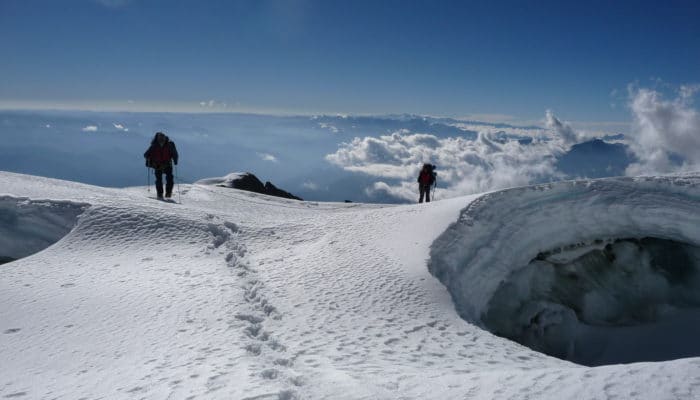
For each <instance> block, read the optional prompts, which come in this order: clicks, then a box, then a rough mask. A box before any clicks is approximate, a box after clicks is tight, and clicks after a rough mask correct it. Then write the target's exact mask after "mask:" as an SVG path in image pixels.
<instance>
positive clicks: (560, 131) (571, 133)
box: [545, 110, 581, 145]
mask: <svg viewBox="0 0 700 400" xmlns="http://www.w3.org/2000/svg"><path fill="white" fill-rule="evenodd" d="M545 126H546V127H547V129H551V130H553V131H554V132H556V134H557V135H558V136H559V137H560V138H561V139H562V140H563V141H564V144H567V145H573V144H576V143H578V142H579V140H581V137H580V135H579V134H578V133H577V132H576V131H575V130H574V128H572V127H571V125H569V124H568V123H565V122H561V121H560V120H559V119H557V117H555V116H554V113H553V112H552V110H547V111H546V112H545Z"/></svg>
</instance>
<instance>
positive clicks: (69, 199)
mask: <svg viewBox="0 0 700 400" xmlns="http://www.w3.org/2000/svg"><path fill="white" fill-rule="evenodd" d="M0 182H2V186H0V199H2V201H0V205H2V207H0V210H1V212H0V215H1V216H2V219H1V220H0V222H1V223H2V229H3V230H2V233H3V237H4V238H5V239H3V240H2V241H0V255H3V256H8V257H11V258H12V259H15V260H14V261H11V262H8V263H5V264H3V265H1V266H0V354H1V355H2V362H1V363H0V397H3V398H20V399H75V398H113V399H133V398H146V399H166V398H171V399H187V398H206V399H231V398H234V399H246V400H252V399H287V400H290V399H326V398H334V399H396V398H406V399H413V398H416V399H417V398H444V399H452V398H471V399H513V398H537V399H561V398H580V399H612V398H638V399H660V398H678V399H695V398H698V397H700V378H699V377H700V358H698V357H687V358H682V359H673V360H666V361H658V362H635V363H629V364H618V363H616V364H613V365H603V366H587V365H582V364H584V361H586V362H587V361H590V360H563V359H560V358H556V357H552V356H550V355H547V354H545V353H544V352H545V351H548V349H549V347H548V346H550V347H551V348H554V349H555V350H558V349H561V348H564V349H568V347H567V345H566V344H563V345H559V343H558V342H537V343H525V344H528V345H529V346H530V347H531V348H529V347H526V346H523V345H522V344H519V343H517V342H516V341H514V340H510V339H508V338H504V337H501V336H498V335H495V334H494V333H492V331H494V332H495V331H498V330H507V329H510V328H514V330H517V329H515V327H517V326H518V325H517V324H518V321H517V318H511V319H512V320H513V324H511V325H507V324H506V325H505V327H504V326H500V325H499V326H496V325H498V324H497V323H498V322H501V323H503V322H504V320H502V319H499V318H497V317H498V316H499V315H503V316H512V315H513V312H515V311H517V309H515V308H514V307H513V306H511V305H512V304H516V303H518V302H527V301H528V300H530V299H531V297H532V296H533V295H537V296H539V295H540V293H549V292H551V290H546V289H547V288H552V287H555V288H560V287H561V284H560V281H562V280H566V279H567V277H568V276H569V275H570V273H576V274H578V275H581V276H588V275H587V271H597V269H598V268H603V267H602V265H604V261H600V262H599V261H598V259H599V256H600V254H603V259H604V260H607V261H605V262H610V260H609V255H608V253H610V252H612V253H613V254H614V255H615V257H614V260H616V261H615V262H622V261H624V260H627V259H629V260H636V259H637V258H641V259H643V260H646V259H649V260H653V259H654V255H656V254H668V253H669V252H670V253H672V254H673V257H671V259H676V258H678V259H679V260H686V261H687V260H694V259H695V260H696V258H697V252H696V249H697V247H698V231H697V229H698V228H697V226H698V224H697V222H698V221H697V219H698V217H697V216H696V213H695V212H694V210H696V209H697V205H698V198H699V196H698V192H699V188H698V177H697V176H695V175H685V176H670V177H649V178H635V179H609V180H600V181H576V182H563V183H557V184H551V185H540V186H531V187H525V188H514V189H507V190H504V191H498V192H491V193H485V194H481V195H472V196H466V197H458V198H453V199H445V200H441V201H436V202H432V203H430V204H413V205H377V204H360V203H352V204H346V203H324V202H308V201H306V202H304V201H296V200H289V199H282V198H272V197H269V196H264V195H260V194H255V193H248V192H242V191H239V190H235V189H229V188H221V187H216V186H211V185H201V184H192V185H184V184H183V185H181V202H180V203H179V204H170V203H165V202H160V201H157V200H155V199H153V198H149V196H151V197H152V193H151V194H150V195H149V193H148V192H147V189H146V188H144V187H133V188H124V189H113V188H103V187H96V186H90V185H84V184H78V183H74V182H67V181H60V180H54V179H48V178H40V177H35V176H29V175H20V174H13V173H7V172H0ZM34 240H36V243H37V244H36V245H32V246H19V247H18V246H17V245H16V243H30V242H32V241H34ZM13 249H20V250H22V251H21V252H16V251H15V250H13ZM678 249H681V250H678ZM643 254H648V255H649V256H644V255H643ZM645 257H646V258H645ZM694 257H695V258H694ZM657 258H658V257H657ZM589 259H593V260H594V261H590V262H589V261H588V260H589ZM684 262H685V261H684ZM601 263H602V264H601ZM632 264H633V263H626V264H621V265H620V266H619V268H618V266H615V267H614V268H613V269H612V271H613V272H614V273H613V274H612V276H611V277H610V278H609V279H608V280H610V281H611V282H615V283H616V284H618V286H606V289H605V290H603V289H601V290H598V291H597V292H596V293H598V294H600V295H601V296H599V297H593V298H591V299H590V300H586V302H584V303H583V304H588V305H590V307H588V308H584V309H586V310H589V312H587V313H584V314H585V317H586V318H589V319H590V321H592V322H595V323H600V321H604V322H606V323H607V324H613V323H618V322H622V323H625V324H629V322H630V321H633V322H634V321H636V322H650V321H651V322H654V323H656V324H657V325H665V326H669V325H670V326H675V327H678V326H679V325H683V326H684V328H685V332H686V333H688V334H689V335H690V334H692V329H695V328H693V327H691V326H688V324H687V323H686V321H688V318H692V316H693V315H695V314H694V309H693V307H692V305H693V304H692V302H693V301H694V299H695V297H694V295H693V293H694V292H693V290H692V288H693V286H692V285H693V282H694V281H693V279H690V278H688V277H692V276H693V274H694V272H693V271H694V269H693V268H694V267H693V266H692V265H689V266H685V267H683V268H680V269H673V268H670V267H669V268H670V269H669V268H666V269H665V270H664V269H663V268H662V269H659V268H657V267H658V265H657V264H655V263H653V262H651V261H650V262H648V263H646V264H643V266H644V267H645V268H647V269H646V270H644V271H646V272H645V273H644V274H642V275H639V276H637V277H635V278H634V279H633V281H634V282H639V283H640V284H644V285H646V286H644V287H645V288H649V290H651V289H654V290H660V288H663V287H664V286H663V285H664V284H666V283H664V282H670V286H667V289H668V288H670V289H677V288H678V285H677V282H678V281H688V285H690V286H687V287H686V289H687V291H686V292H685V293H680V292H679V293H676V294H674V290H670V291H669V290H667V291H666V292H665V293H666V295H667V297H658V299H659V302H658V306H657V302H651V303H650V304H653V305H654V307H656V309H654V308H652V309H651V310H652V311H653V312H649V313H644V312H638V313H632V314H628V313H627V312H626V307H621V308H620V310H621V311H620V312H617V313H616V312H610V313H601V310H602V311H605V310H607V309H608V308H609V307H608V306H607V303H605V301H606V297H605V296H604V295H605V294H606V293H610V291H612V290H613V289H614V290H618V289H619V284H620V282H621V280H623V278H622V277H619V276H618V275H616V273H617V271H618V269H619V270H620V271H622V270H626V269H625V268H627V270H628V269H629V267H630V266H631V265H632ZM640 265H642V264H640ZM560 267H563V269H562V271H563V273H561V274H558V272H559V271H558V270H556V268H560ZM606 268H607V267H606ZM539 269H547V270H548V271H549V272H547V273H543V272H540V271H539ZM553 271H554V272H553ZM572 271H573V272H572ZM659 271H661V272H660V275H661V276H662V278H663V279H661V278H659V277H657V276H655V275H654V274H656V273H657V272H659ZM664 271H666V272H664ZM589 275H591V274H589ZM593 275H594V274H593ZM657 275H658V274H657ZM664 280H665V281H664ZM581 281H582V282H585V280H583V279H581ZM674 282H675V283H674ZM674 285H675V286H674ZM568 287H570V288H572V289H574V288H576V289H577V290H579V292H576V291H573V290H572V291H564V292H563V294H561V295H559V296H558V297H556V296H555V297H556V299H557V300H561V301H563V300H567V301H568V302H569V303H572V302H573V304H578V303H576V301H579V300H580V299H581V296H582V294H581V293H585V292H586V290H588V288H589V286H587V285H581V286H575V285H570V286H568ZM568 287H567V288H568ZM540 289H542V290H541V292H538V291H537V290H540ZM558 293H560V292H558ZM569 294H570V296H569V297H567V296H566V295H569ZM583 297H584V298H585V297H586V296H585V295H583ZM508 299H512V300H513V301H512V303H511V302H508V301H505V300H508ZM572 299H573V300H572ZM553 300H554V298H550V299H549V300H548V301H549V303H548V305H547V306H543V307H540V308H538V310H539V311H542V312H539V313H535V314H534V315H541V321H545V322H548V323H551V324H554V323H555V321H557V318H559V316H563V315H567V314H566V312H563V311H561V310H562V309H563V307H564V306H565V304H563V303H565V302H563V303H562V304H560V305H559V306H557V305H555V304H554V303H553ZM640 301H641V300H640ZM686 302H687V303H688V304H686ZM661 303H664V304H661ZM535 308H537V307H535ZM514 310H515V311H514ZM639 310H644V308H640V309H639ZM611 311H613V310H612V309H611ZM489 312H491V313H490V314H489ZM550 312H551V317H549V315H550V314H548V313H550ZM557 313H558V314H557ZM516 314H518V315H519V314H520V313H518V312H516ZM574 314H575V313H574ZM584 314H582V315H584ZM659 315H661V316H665V317H664V318H657V317H656V316H659ZM578 317H579V315H576V318H577V319H578ZM632 317H633V318H632ZM572 318H573V317H572ZM630 318H632V319H630ZM635 318H636V320H635ZM494 319H495V320H496V323H494V322H493V320H494ZM505 322H508V321H505ZM584 322H585V321H584ZM652 325H653V324H652ZM652 325H650V324H641V325H637V333H644V332H645V331H644V330H645V329H647V327H649V326H652ZM560 326H561V328H562V330H564V329H569V328H570V329H571V330H572V332H573V333H575V334H578V335H579V337H580V338H584V339H589V340H590V341H591V342H595V341H596V339H597V338H598V336H597V335H599V334H601V335H603V334H604V335H605V337H615V336H614V335H611V334H610V333H609V332H605V331H607V330H613V331H616V330H617V329H620V328H619V326H618V325H613V326H603V327H601V326H596V325H593V324H592V323H591V324H588V325H587V324H584V323H582V322H580V321H574V320H573V319H571V320H570V324H568V325H567V324H560ZM598 328H600V329H601V330H600V331H596V329H598ZM586 329H590V330H592V331H594V332H593V333H591V334H590V335H584V334H582V332H583V333H585V332H584V331H585V330H586ZM544 331H547V329H546V328H545V329H544ZM555 331H556V329H555ZM497 333H502V332H497ZM657 333H658V331H653V332H651V333H650V337H654V338H655V339H656V340H669V339H668V338H672V337H673V336H672V335H671V333H669V332H667V336H659V335H658V334H657ZM625 337H627V336H626V333H623V334H621V335H618V336H617V338H618V339H617V340H616V341H610V340H608V342H607V343H608V344H609V347H610V346H612V347H615V346H620V347H621V346H623V345H624V344H625V343H624V340H620V339H619V338H623V339H624V338H625ZM558 338H560V339H561V338H563V339H567V338H568V336H566V335H560V336H558ZM514 339H517V338H514ZM671 340H675V339H671ZM676 342H677V343H679V344H681V345H683V346H684V345H685V343H684V342H680V341H676ZM578 343H579V344H580V343H581V340H579V342H578ZM596 343H597V342H596ZM651 344H652V345H656V344H658V343H655V342H652V343H651ZM538 345H540V346H542V347H541V348H539V349H538V348H537V346H538ZM583 345H584V348H585V346H588V347H587V348H591V349H592V348H593V344H589V343H588V342H584V343H583ZM609 347H608V348H609ZM578 348H579V349H580V348H582V347H578ZM550 353H553V352H550ZM573 354H576V351H575V350H574V351H573ZM606 354H609V353H605V352H604V351H603V352H602V353H600V355H599V356H598V358H597V361H600V360H603V358H604V357H603V358H601V355H606ZM556 355H560V354H556ZM571 361H575V362H571ZM595 361H596V360H593V361H592V362H591V363H590V364H595ZM603 361H606V360H603ZM652 361H653V360H652ZM608 364H609V363H608Z"/></svg>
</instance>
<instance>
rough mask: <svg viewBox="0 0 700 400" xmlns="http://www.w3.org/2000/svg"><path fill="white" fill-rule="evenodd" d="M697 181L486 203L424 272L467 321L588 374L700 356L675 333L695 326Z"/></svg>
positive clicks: (609, 185) (500, 197) (699, 260)
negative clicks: (617, 365)
mask: <svg viewBox="0 0 700 400" xmlns="http://www.w3.org/2000/svg"><path fill="white" fill-rule="evenodd" d="M699 183H700V177H699V176H697V175H688V176H682V177H654V178H614V179H604V180H594V181H590V180H589V181H572V182H561V183H556V184H548V185H539V186H533V187H526V188H516V189H509V190H504V191H499V192H495V193H490V194H486V195H484V196H482V197H480V198H478V199H477V200H475V201H474V202H472V203H471V204H469V206H468V207H467V208H465V209H464V210H463V211H462V213H461V216H460V218H459V220H458V221H457V222H456V223H454V224H452V225H451V226H450V227H449V228H448V229H447V231H445V232H444V233H443V234H442V235H441V236H440V237H439V238H438V239H437V240H436V241H435V242H434V243H433V245H432V247H431V260H430V265H429V268H430V271H431V272H432V273H433V275H435V276H436V277H437V278H438V279H439V280H440V281H442V282H443V283H444V284H445V285H446V286H447V288H448V290H449V291H450V293H451V295H452V297H453V299H454V302H455V305H456V308H457V311H458V312H459V313H460V315H461V316H462V317H463V318H465V319H466V320H468V321H470V322H473V323H476V324H477V325H480V326H482V327H485V328H487V329H489V330H491V331H492V332H494V333H496V334H499V335H502V336H505V337H508V338H510V339H514V340H516V341H518V342H520V343H522V344H526V345H528V346H529V347H531V348H533V349H536V350H538V351H543V352H545V353H547V354H550V355H554V356H558V357H560V358H565V359H569V360H572V361H576V362H579V363H582V364H587V365H598V364H606V363H614V362H632V361H652V360H663V359H671V358H680V357H687V356H697V355H700V346H697V345H691V344H692V340H690V337H691V336H692V335H693V332H695V331H694V330H693V332H689V331H688V330H687V329H685V330H683V329H681V330H678V329H676V328H677V327H678V326H683V325H688V324H689V323H690V324H691V326H698V323H697V322H698V321H700V312H697V309H700V295H699V293H700V247H699V246H700V215H699V214H698V213H697V209H698V206H700V187H699V185H698V184H699ZM697 333H698V332H695V333H694V334H697ZM669 335H670V336H669ZM689 335H690V336H689ZM662 337H663V340H661V338H662ZM664 342H665V343H666V345H664V344H663V343H664ZM647 344H653V345H652V346H651V347H648V350H649V351H640V346H643V345H647ZM641 349H644V347H641Z"/></svg>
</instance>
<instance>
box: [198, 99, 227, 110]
mask: <svg viewBox="0 0 700 400" xmlns="http://www.w3.org/2000/svg"><path fill="white" fill-rule="evenodd" d="M199 106H200V107H204V108H215V109H224V108H227V107H228V103H226V102H223V101H217V100H206V101H200V102H199Z"/></svg>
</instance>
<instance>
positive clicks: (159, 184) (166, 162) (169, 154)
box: [143, 132, 178, 199]
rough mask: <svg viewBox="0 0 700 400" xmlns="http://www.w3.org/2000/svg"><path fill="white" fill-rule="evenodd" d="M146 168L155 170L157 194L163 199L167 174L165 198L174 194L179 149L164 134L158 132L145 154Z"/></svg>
mask: <svg viewBox="0 0 700 400" xmlns="http://www.w3.org/2000/svg"><path fill="white" fill-rule="evenodd" d="M143 157H144V158H145V159H146V166H147V167H149V168H153V170H154V172H155V174H156V193H157V194H158V198H159V199H163V174H165V197H171V196H172V194H173V186H174V182H173V164H175V165H177V159H178V154H177V149H176V148H175V143H174V142H172V141H171V140H170V139H169V138H168V137H167V136H165V134H164V133H163V132H157V133H156V135H155V136H154V137H153V140H152V141H151V146H150V147H149V148H148V150H146V152H145V153H143Z"/></svg>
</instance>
